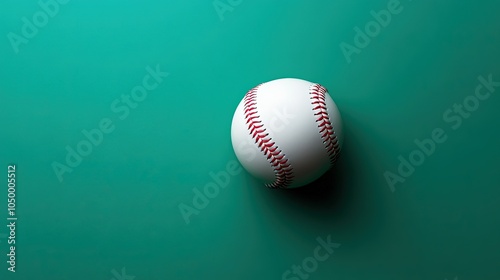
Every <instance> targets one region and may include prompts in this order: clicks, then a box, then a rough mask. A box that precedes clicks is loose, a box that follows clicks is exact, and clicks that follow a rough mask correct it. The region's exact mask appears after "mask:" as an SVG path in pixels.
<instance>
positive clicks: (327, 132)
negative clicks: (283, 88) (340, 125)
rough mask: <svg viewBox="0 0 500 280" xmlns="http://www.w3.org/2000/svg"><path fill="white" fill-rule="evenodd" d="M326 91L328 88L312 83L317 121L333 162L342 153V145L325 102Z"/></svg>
mask: <svg viewBox="0 0 500 280" xmlns="http://www.w3.org/2000/svg"><path fill="white" fill-rule="evenodd" d="M326 92H327V90H326V88H324V87H323V86H321V85H319V84H314V85H312V86H311V89H310V90H309V94H310V95H311V104H312V105H313V111H314V115H315V116H317V118H316V122H317V123H318V128H319V133H320V135H321V139H323V143H324V144H325V149H326V151H327V152H328V157H329V158H330V163H331V164H333V163H334V162H335V161H337V159H338V157H339V155H340V146H339V142H338V139H337V135H336V134H335V130H334V129H333V125H332V123H331V122H330V118H329V117H328V111H327V108H326V102H325V94H326Z"/></svg>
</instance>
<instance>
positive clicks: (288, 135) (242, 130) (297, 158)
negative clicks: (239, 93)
mask: <svg viewBox="0 0 500 280" xmlns="http://www.w3.org/2000/svg"><path fill="white" fill-rule="evenodd" d="M231 141H232V145H233V149H234V152H235V153H236V157H237V158H238V160H239V161H240V163H241V165H242V166H243V167H244V168H245V169H246V170H247V171H248V172H249V173H250V174H252V175H253V176H254V177H256V178H258V179H260V180H261V181H262V182H263V183H264V184H265V185H266V186H267V187H269V188H297V187H301V186H304V185H307V184H309V183H311V182H312V181H314V180H316V179H317V178H319V177H320V176H321V175H323V174H324V173H325V172H326V171H327V170H328V169H330V167H331V166H332V165H333V163H334V162H335V161H336V160H337V158H338V157H339V153H340V150H341V147H342V142H343V137H342V121H341V118H340V113H339V110H338V108H337V106H336V105H335V103H334V102H333V100H332V98H331V97H330V95H329V94H328V91H327V90H326V89H325V88H324V87H323V86H321V85H319V84H316V83H312V82H308V81H305V80H300V79H292V78H285V79H278V80H273V81H270V82H267V83H263V84H260V85H258V86H256V87H255V88H253V89H251V90H250V91H248V92H247V93H246V94H245V96H244V97H243V99H242V100H241V102H240V103H239V105H238V107H237V108H236V111H235V113H234V116H233V121H232V125H231Z"/></svg>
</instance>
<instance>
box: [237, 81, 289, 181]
mask: <svg viewBox="0 0 500 280" xmlns="http://www.w3.org/2000/svg"><path fill="white" fill-rule="evenodd" d="M259 87H260V85H258V86H256V87H254V88H253V89H251V90H250V91H248V92H247V94H246V95H245V98H244V99H243V100H244V103H243V104H244V111H243V112H244V115H245V120H246V124H247V126H248V132H249V133H250V134H251V135H252V139H254V140H255V143H256V144H257V146H258V147H259V148H260V151H261V152H262V153H264V155H265V156H266V157H267V160H268V161H269V163H271V166H272V167H273V170H274V174H275V176H276V179H275V181H274V182H272V183H269V184H266V186H267V187H269V188H287V187H288V186H290V184H291V183H292V181H293V178H294V175H293V168H292V166H291V165H290V163H289V162H288V159H287V158H285V154H284V153H283V152H282V151H281V150H280V149H279V148H278V146H277V145H276V143H275V142H274V141H272V138H271V137H268V136H269V133H267V132H266V128H265V127H264V124H262V121H261V120H260V116H259V115H258V110H257V90H258V89H259Z"/></svg>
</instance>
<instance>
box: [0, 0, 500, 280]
mask: <svg viewBox="0 0 500 280" xmlns="http://www.w3.org/2000/svg"><path fill="white" fill-rule="evenodd" d="M388 2H389V1H386V0H383V1H382V0H380V1H378V0H377V1H373V0H371V1H368V0H354V1H352V0H351V1H326V0H324V1H319V0H315V1H262V0H256V1H248V0H245V1H242V2H241V3H239V2H238V1H230V3H233V4H235V5H234V7H231V6H229V7H231V9H230V10H227V11H226V12H224V13H223V14H221V15H218V13H217V11H216V9H215V8H214V5H213V3H212V2H211V1H126V2H124V1H76V0H73V1H69V2H68V3H67V4H64V5H63V4H60V5H59V11H58V12H57V13H56V14H55V15H54V16H53V17H50V18H49V19H48V22H47V24H46V25H44V26H43V27H42V28H39V30H38V31H37V32H36V34H35V36H33V38H29V39H28V40H27V41H28V42H27V43H22V44H21V45H19V46H18V47H19V50H18V53H16V52H15V50H14V49H15V48H14V47H13V45H12V44H11V42H10V41H9V39H8V34H9V33H10V32H13V33H15V34H17V35H22V30H21V29H22V26H23V21H22V18H23V17H26V18H28V19H29V20H30V21H32V20H33V19H32V17H33V15H34V14H35V13H36V12H37V11H40V10H41V7H40V6H39V4H38V3H37V2H36V1H21V2H19V1H6V2H5V3H3V4H2V9H1V10H0V35H2V38H3V39H2V40H0V127H1V129H2V130H1V131H2V133H1V138H0V166H2V169H3V170H4V171H1V172H5V173H4V174H5V175H1V176H2V177H3V176H5V177H3V178H6V175H7V165H8V164H9V163H15V164H16V165H17V192H16V194H17V197H16V198H17V206H16V208H17V209H16V210H17V213H16V214H17V217H18V221H17V229H16V230H17V233H16V237H17V250H16V255H17V265H16V270H17V271H16V272H15V273H11V272H8V271H7V263H6V260H7V256H6V254H7V249H8V244H7V239H6V234H8V232H7V228H6V227H5V226H3V224H4V223H5V224H7V221H6V217H7V201H6V200H7V183H6V182H5V183H3V184H2V186H3V187H2V191H1V192H0V193H1V196H2V197H4V198H0V213H1V215H0V218H1V221H2V222H1V224H0V253H1V255H0V260H1V261H0V263H1V265H0V268H1V270H0V279H71V280H80V279H82V280H83V279H106V280H108V279H116V280H121V279H127V278H125V277H117V276H116V273H118V274H120V273H121V272H122V268H125V271H126V275H128V276H135V279H136V280H141V279H147V280H154V279H179V280H182V279H282V274H283V273H284V272H285V271H286V270H287V269H290V268H291V266H292V265H294V264H301V263H302V261H303V260H304V259H305V258H307V257H310V256H312V255H313V251H314V249H315V247H316V246H317V245H318V243H317V241H316V239H317V238H318V237H321V238H323V239H326V238H327V236H330V237H331V240H332V241H333V242H336V243H339V244H341V245H340V247H339V248H337V249H335V252H334V253H333V254H332V255H331V256H330V257H329V258H328V259H327V260H326V261H324V262H320V263H319V264H318V268H317V269H316V270H315V271H313V272H312V273H310V275H309V279H339V280H344V279H345V280H347V279H348V280H358V279H359V280H362V279H363V280H364V279H370V280H377V279H410V280H412V279H415V280H416V279H429V280H431V279H437V280H443V279H450V280H451V279H459V280H465V279H481V280H488V279H500V203H499V202H500V188H499V187H500V172H499V171H498V167H499V165H498V160H499V159H500V149H499V148H498V143H499V141H500V133H499V121H498V116H497V114H495V113H494V112H498V108H499V106H500V96H498V94H499V93H500V89H497V92H495V93H493V94H492V95H491V97H490V98H489V99H487V100H485V101H481V103H480V105H479V107H478V109H477V110H476V111H475V112H473V113H472V114H471V115H470V117H469V118H467V119H464V120H463V123H462V125H461V126H460V127H459V128H458V129H456V130H454V129H452V128H451V124H450V123H447V122H445V121H444V120H443V113H444V112H445V111H446V110H447V109H449V108H452V106H453V104H455V103H462V102H463V100H464V99H465V98H466V97H467V96H468V95H471V94H474V90H475V88H476V86H477V85H478V83H479V82H478V79H477V78H478V76H483V77H487V76H488V75H490V74H491V75H492V77H493V80H496V81H500V69H499V62H500V54H499V50H500V30H499V20H498V11H499V9H500V2H499V1H494V0H491V1H487V0H483V1H462V2H458V1H451V0H447V1H437V3H435V1H416V0H414V1H409V0H402V1H401V4H400V5H401V7H402V11H401V13H399V14H397V15H393V16H392V18H391V21H390V23H389V24H388V25H387V26H386V27H384V28H382V29H381V30H380V32H379V33H378V34H376V36H374V37H373V38H372V39H371V41H370V43H369V44H368V45H367V46H366V47H364V48H361V49H360V51H359V53H355V54H352V55H351V56H350V59H351V62H350V63H348V60H347V59H346V56H344V54H343V52H342V50H341V48H340V44H341V43H342V42H345V43H348V44H351V45H353V44H354V36H355V31H354V28H355V27H356V26H357V27H360V28H362V29H364V27H365V25H366V24H367V23H368V22H370V21H372V20H373V17H372V15H371V14H370V11H372V10H374V11H379V10H381V9H386V8H387V3H388ZM222 3H226V5H229V4H228V2H225V1H222ZM156 65H159V67H160V69H161V70H162V71H165V72H168V73H170V75H169V76H168V77H166V78H165V79H164V80H163V82H162V83H160V84H159V86H158V87H157V88H156V89H155V90H153V91H151V92H149V94H148V96H147V98H146V99H145V100H144V101H143V102H141V103H140V104H138V106H137V108H135V109H131V111H130V114H129V115H128V117H127V118H125V119H124V120H121V119H119V117H118V116H119V115H118V114H116V113H114V112H112V110H111V109H110V105H111V104H112V102H113V101H114V100H116V99H118V98H120V96H121V95H127V94H130V92H131V90H132V88H134V87H135V86H137V85H140V84H141V83H142V78H143V77H144V76H145V75H146V74H147V71H146V67H147V66H151V67H152V68H155V67H156ZM283 77H296V78H302V79H306V80H310V81H313V82H318V83H320V84H322V85H324V86H326V87H327V88H328V89H329V91H330V93H331V95H332V97H333V99H334V100H335V102H336V103H337V105H338V107H339V109H340V111H341V114H342V117H343V123H344V127H345V143H344V149H343V154H342V157H341V159H340V160H339V161H338V163H337V164H336V166H335V168H334V169H333V170H332V171H331V172H329V173H328V174H327V175H325V176H324V177H322V178H321V179H320V180H319V181H317V182H315V183H313V184H312V185H310V186H308V187H307V188H303V189H297V190H271V189H266V188H265V187H263V186H261V185H259V184H258V183H257V181H256V180H255V179H253V178H252V177H250V175H248V174H247V173H246V172H241V173H239V174H238V175H236V176H231V178H230V180H231V181H230V183H229V184H228V186H227V187H226V188H224V189H221V190H220V193H219V194H218V195H217V196H216V197H215V198H212V199H210V202H209V204H208V206H206V207H205V208H204V209H201V210H200V211H199V213H198V215H192V216H191V217H190V223H189V224H186V222H185V220H184V219H183V216H182V215H181V213H180V210H179V205H181V203H184V204H186V205H192V200H193V196H194V193H193V188H197V189H202V188H203V186H204V185H206V184H207V183H209V182H212V181H213V179H212V178H211V177H210V175H209V174H210V172H215V173H217V172H221V171H223V170H225V169H226V165H227V164H228V163H230V162H232V161H234V160H236V157H235V155H234V152H233V150H232V147H231V142H230V123H231V118H232V114H233V112H234V110H235V108H236V106H237V104H238V102H239V101H240V100H241V98H242V97H243V95H244V94H245V93H246V91H247V90H249V89H250V88H252V87H254V86H255V85H257V84H259V83H262V82H266V81H269V80H273V79H277V78H283ZM103 118H110V119H111V120H112V121H113V125H115V130H114V131H113V132H112V133H109V134H106V135H105V136H104V139H103V142H102V143H101V144H100V145H99V146H97V147H94V148H93V151H92V152H91V153H90V155H88V156H86V157H84V158H83V160H82V162H81V164H79V165H78V166H77V167H75V168H74V169H73V171H72V172H71V173H65V174H64V176H63V178H64V179H63V181H62V182H60V181H59V180H58V178H57V176H56V174H55V172H54V170H53V167H52V164H53V162H60V163H65V157H66V150H65V147H66V146H68V145H69V146H70V147H73V148H74V147H76V145H77V144H78V143H79V142H80V141H82V140H84V139H85V138H84V136H83V134H82V132H81V131H82V130H84V129H86V130H90V129H93V128H97V127H98V125H99V122H100V121H101V120H102V119H103ZM437 127H439V128H442V129H443V130H444V131H445V132H446V135H447V137H448V138H447V140H446V142H444V143H442V144H438V145H437V147H436V150H435V152H434V153H432V154H431V155H430V156H429V157H427V158H426V159H425V162H424V163H423V164H422V165H421V166H418V167H416V168H415V171H414V173H413V174H412V175H411V176H409V177H408V178H406V180H405V181H404V182H403V183H397V184H396V185H395V187H394V188H395V189H394V191H392V190H391V188H390V187H389V185H388V183H387V181H386V179H385V178H384V172H386V171H390V172H394V173H396V172H397V168H398V165H399V160H398V156H400V155H402V156H403V157H405V158H408V155H409V153H410V152H411V151H412V150H414V149H416V145H415V143H414V140H415V139H424V138H429V137H430V136H431V132H432V131H433V129H434V128H437ZM129 278H130V277H129ZM290 279H293V278H290ZM298 279H300V278H298ZM129 280H131V279H129Z"/></svg>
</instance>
